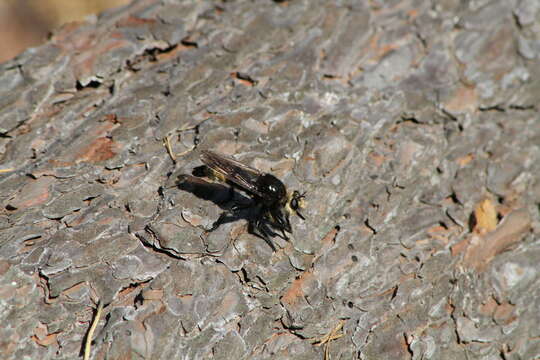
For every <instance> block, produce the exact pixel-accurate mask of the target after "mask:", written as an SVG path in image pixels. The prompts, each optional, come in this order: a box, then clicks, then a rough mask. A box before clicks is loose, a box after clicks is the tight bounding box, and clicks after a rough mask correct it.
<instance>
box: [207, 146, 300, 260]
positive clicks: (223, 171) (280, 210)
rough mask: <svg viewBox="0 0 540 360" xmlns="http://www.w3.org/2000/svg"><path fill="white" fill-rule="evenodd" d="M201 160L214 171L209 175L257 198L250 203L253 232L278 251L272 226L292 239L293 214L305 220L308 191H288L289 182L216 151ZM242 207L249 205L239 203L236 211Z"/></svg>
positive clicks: (223, 215) (209, 152)
mask: <svg viewBox="0 0 540 360" xmlns="http://www.w3.org/2000/svg"><path fill="white" fill-rule="evenodd" d="M201 160H202V162H203V163H204V164H205V165H206V166H207V168H208V170H210V171H209V172H208V174H207V175H208V176H210V177H214V178H217V179H218V180H220V181H221V182H226V183H228V184H230V185H231V186H233V187H237V188H239V189H241V190H243V191H244V192H246V193H247V194H248V195H249V196H250V197H251V198H252V199H253V204H251V205H250V206H249V208H252V209H253V211H254V213H253V214H252V215H253V216H251V218H250V220H249V231H250V232H251V233H253V234H254V235H257V236H259V237H261V238H262V239H264V240H265V241H266V242H267V243H268V245H270V247H271V248H272V250H274V251H275V250H276V247H275V246H274V243H273V242H272V240H271V239H270V236H276V235H278V234H276V233H275V232H274V231H273V230H272V229H275V230H277V231H280V232H281V234H282V237H283V239H285V240H288V239H289V238H288V237H287V235H286V234H285V232H288V233H290V234H292V228H291V223H290V221H289V216H290V214H292V213H295V214H296V215H298V216H299V217H300V218H301V219H302V220H305V218H304V216H302V214H301V213H300V209H301V208H303V207H304V201H303V200H304V197H305V194H300V193H299V192H298V191H296V190H295V191H293V192H287V189H286V188H285V185H284V184H283V183H282V182H281V181H280V180H279V179H278V178H276V177H275V176H274V175H272V174H267V173H263V172H260V171H259V170H257V169H254V168H252V167H250V166H247V165H244V164H242V163H240V162H238V161H236V160H234V159H232V158H229V157H227V156H224V155H221V154H218V153H215V152H213V151H208V150H204V151H202V154H201ZM241 208H246V206H235V207H234V208H233V211H236V210H239V209H241ZM225 217H226V214H222V215H221V216H220V218H219V219H218V220H217V221H216V222H215V223H214V226H213V227H212V229H211V230H210V231H213V230H215V229H217V228H218V227H219V226H220V225H221V224H222V223H223V220H224V219H225Z"/></svg>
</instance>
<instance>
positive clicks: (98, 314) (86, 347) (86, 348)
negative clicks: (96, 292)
mask: <svg viewBox="0 0 540 360" xmlns="http://www.w3.org/2000/svg"><path fill="white" fill-rule="evenodd" d="M102 310H103V301H101V300H100V301H99V304H98V307H97V311H96V316H94V321H93V322H92V325H91V326H90V330H88V336H87V337H86V344H85V345H84V360H88V359H90V349H91V346H92V338H93V337H94V331H95V330H96V327H97V324H98V323H99V318H100V317H101V311H102Z"/></svg>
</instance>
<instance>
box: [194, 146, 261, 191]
mask: <svg viewBox="0 0 540 360" xmlns="http://www.w3.org/2000/svg"><path fill="white" fill-rule="evenodd" d="M201 160H202V162H203V163H204V164H205V165H206V166H208V167H209V168H210V169H212V170H213V171H215V172H217V173H218V174H220V175H222V176H223V177H224V178H225V179H227V180H228V181H230V182H232V183H233V184H235V185H237V186H238V187H240V188H242V189H244V190H245V191H247V192H249V193H251V194H254V195H258V196H263V195H262V194H261V193H260V191H259V190H258V189H257V179H258V178H259V176H261V175H263V174H262V173H261V172H260V171H259V170H257V169H254V168H252V167H250V166H247V165H244V164H242V163H241V162H239V161H236V160H234V159H231V158H230V157H227V156H224V155H221V154H218V153H215V152H213V151H209V150H203V151H202V153H201Z"/></svg>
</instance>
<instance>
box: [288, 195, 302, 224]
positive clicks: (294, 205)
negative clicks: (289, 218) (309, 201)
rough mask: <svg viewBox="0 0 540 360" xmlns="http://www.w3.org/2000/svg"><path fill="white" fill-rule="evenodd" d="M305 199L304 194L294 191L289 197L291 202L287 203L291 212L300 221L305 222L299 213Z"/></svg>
mask: <svg viewBox="0 0 540 360" xmlns="http://www.w3.org/2000/svg"><path fill="white" fill-rule="evenodd" d="M305 197H306V193H303V194H300V193H299V192H298V191H296V190H295V191H294V192H293V193H292V196H291V201H290V203H289V206H290V207H291V209H292V210H294V211H295V212H296V214H297V215H298V216H299V217H300V218H301V219H302V220H305V218H304V216H303V215H302V214H301V213H300V211H299V210H300V209H301V208H303V207H304V198H305Z"/></svg>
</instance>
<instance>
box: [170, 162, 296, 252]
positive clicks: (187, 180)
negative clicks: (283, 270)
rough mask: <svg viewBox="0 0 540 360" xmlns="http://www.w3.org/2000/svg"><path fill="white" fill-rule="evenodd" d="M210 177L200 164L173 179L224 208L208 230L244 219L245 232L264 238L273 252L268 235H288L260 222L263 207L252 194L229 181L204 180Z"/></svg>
mask: <svg viewBox="0 0 540 360" xmlns="http://www.w3.org/2000/svg"><path fill="white" fill-rule="evenodd" d="M213 177H214V173H213V172H212V171H211V169H209V168H208V167H207V166H206V165H202V166H198V167H196V168H194V169H193V171H192V174H191V175H188V174H182V175H179V176H178V178H177V182H176V187H178V189H180V190H184V191H187V192H190V193H192V194H193V195H195V196H196V197H198V198H200V199H203V200H206V201H211V202H213V203H214V204H215V205H217V206H219V207H220V209H222V210H223V212H222V213H221V215H220V216H219V218H218V219H217V220H216V221H215V222H214V224H213V225H212V227H211V228H210V229H209V230H207V231H208V232H212V231H214V230H216V229H217V228H219V227H220V226H221V225H224V224H227V223H231V222H235V221H238V220H246V221H247V223H248V231H249V232H250V233H251V234H253V235H255V236H257V237H259V238H261V239H263V240H265V241H266V243H267V244H268V245H269V246H270V247H271V248H272V250H273V251H276V247H275V245H274V244H273V242H272V241H271V240H270V239H269V238H268V236H272V237H274V236H279V237H281V238H283V239H285V240H287V238H286V237H283V235H281V234H278V233H276V232H275V231H273V230H272V228H271V226H270V224H267V223H265V222H264V221H261V219H262V218H263V217H262V213H263V211H264V209H263V208H262V207H261V206H260V204H257V202H256V201H255V200H254V199H253V198H252V197H251V196H249V195H246V194H244V193H243V192H242V190H241V189H238V187H237V186H235V185H234V184H231V183H230V182H229V181H226V182H225V183H218V182H213V181H209V180H206V179H205V178H207V179H213ZM218 181H219V180H218Z"/></svg>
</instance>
